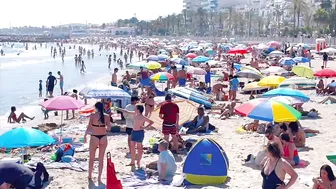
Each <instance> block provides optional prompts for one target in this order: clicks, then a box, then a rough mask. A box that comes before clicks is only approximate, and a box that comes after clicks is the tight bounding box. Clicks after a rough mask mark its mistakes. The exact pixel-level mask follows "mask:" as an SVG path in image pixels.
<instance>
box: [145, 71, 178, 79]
mask: <svg viewBox="0 0 336 189" xmlns="http://www.w3.org/2000/svg"><path fill="white" fill-rule="evenodd" d="M150 79H151V80H153V81H168V80H169V81H170V80H173V79H175V77H174V76H173V75H172V74H170V73H167V72H158V73H156V74H154V75H152V76H150Z"/></svg>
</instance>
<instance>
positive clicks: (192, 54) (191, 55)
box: [186, 53, 197, 59]
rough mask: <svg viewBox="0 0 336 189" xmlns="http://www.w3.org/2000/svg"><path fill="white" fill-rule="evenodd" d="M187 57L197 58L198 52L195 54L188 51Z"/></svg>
mask: <svg viewBox="0 0 336 189" xmlns="http://www.w3.org/2000/svg"><path fill="white" fill-rule="evenodd" d="M186 57H188V58H191V59H193V58H196V57H197V54H195V53H188V54H187V55H186Z"/></svg>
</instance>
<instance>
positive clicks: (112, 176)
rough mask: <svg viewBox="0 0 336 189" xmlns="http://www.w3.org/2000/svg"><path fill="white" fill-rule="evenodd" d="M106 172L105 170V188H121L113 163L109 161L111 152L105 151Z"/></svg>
mask: <svg viewBox="0 0 336 189" xmlns="http://www.w3.org/2000/svg"><path fill="white" fill-rule="evenodd" d="M106 170H107V172H106V189H122V188H123V187H122V185H121V182H120V180H119V179H118V178H117V176H116V171H115V167H114V163H113V162H112V161H111V153H110V152H108V153H107V169H106Z"/></svg>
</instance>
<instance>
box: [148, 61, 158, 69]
mask: <svg viewBox="0 0 336 189" xmlns="http://www.w3.org/2000/svg"><path fill="white" fill-rule="evenodd" d="M146 68H147V69H149V70H155V69H159V68H161V64H160V63H158V62H148V63H147V64H146Z"/></svg>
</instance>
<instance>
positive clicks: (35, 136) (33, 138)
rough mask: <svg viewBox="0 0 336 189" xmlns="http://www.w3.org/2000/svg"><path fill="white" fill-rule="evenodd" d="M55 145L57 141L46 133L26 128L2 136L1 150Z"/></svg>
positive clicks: (0, 138)
mask: <svg viewBox="0 0 336 189" xmlns="http://www.w3.org/2000/svg"><path fill="white" fill-rule="evenodd" d="M53 143H55V140H54V139H53V138H52V137H50V136H49V135H47V134H45V133H44V132H42V131H40V130H37V129H33V128H26V127H19V128H15V129H12V130H9V131H7V132H5V133H4V134H2V135H1V136H0V148H26V147H38V146H45V145H50V144H53Z"/></svg>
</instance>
